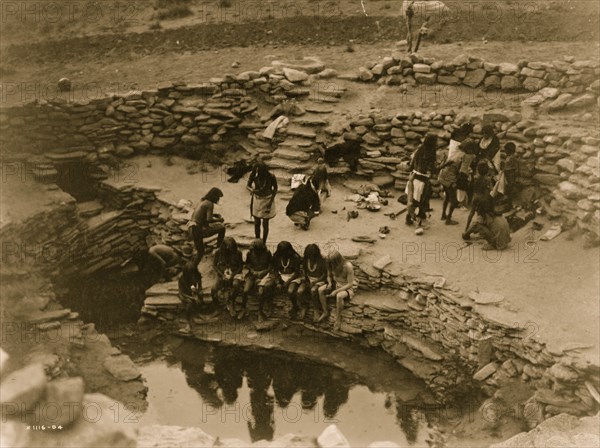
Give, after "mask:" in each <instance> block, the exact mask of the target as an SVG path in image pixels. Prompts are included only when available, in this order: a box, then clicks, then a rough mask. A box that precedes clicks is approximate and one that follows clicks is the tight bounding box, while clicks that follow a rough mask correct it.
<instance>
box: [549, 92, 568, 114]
mask: <svg viewBox="0 0 600 448" xmlns="http://www.w3.org/2000/svg"><path fill="white" fill-rule="evenodd" d="M572 98H573V95H572V94H570V93H561V94H560V95H559V96H558V98H556V99H555V100H554V101H552V102H551V103H550V104H548V106H547V107H548V110H549V111H553V110H559V109H563V108H565V107H566V106H567V104H569V102H570V101H571V99H572Z"/></svg>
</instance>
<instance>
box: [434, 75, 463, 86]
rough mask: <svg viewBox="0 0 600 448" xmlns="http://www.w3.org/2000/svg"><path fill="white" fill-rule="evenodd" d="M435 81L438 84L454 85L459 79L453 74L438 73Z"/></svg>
mask: <svg viewBox="0 0 600 448" xmlns="http://www.w3.org/2000/svg"><path fill="white" fill-rule="evenodd" d="M437 82H438V83H440V84H450V85H455V84H459V83H460V79H458V78H457V77H456V76H453V75H438V77H437Z"/></svg>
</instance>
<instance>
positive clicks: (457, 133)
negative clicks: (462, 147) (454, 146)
mask: <svg viewBox="0 0 600 448" xmlns="http://www.w3.org/2000/svg"><path fill="white" fill-rule="evenodd" d="M471 132H473V125H472V124H471V123H468V122H467V123H463V124H461V125H460V127H459V128H457V129H455V130H454V132H452V134H451V136H450V137H451V138H452V139H454V140H456V139H461V138H467V137H468V136H469V134H470V133H471Z"/></svg>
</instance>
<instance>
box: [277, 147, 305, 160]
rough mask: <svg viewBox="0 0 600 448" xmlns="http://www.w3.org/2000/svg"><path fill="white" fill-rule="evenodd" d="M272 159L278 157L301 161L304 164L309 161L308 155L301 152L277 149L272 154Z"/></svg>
mask: <svg viewBox="0 0 600 448" xmlns="http://www.w3.org/2000/svg"><path fill="white" fill-rule="evenodd" d="M273 157H279V158H281V159H287V160H301V161H303V162H304V161H307V160H308V159H310V154H309V153H307V152H304V151H302V150H294V149H288V148H279V149H276V150H275V151H274V152H273Z"/></svg>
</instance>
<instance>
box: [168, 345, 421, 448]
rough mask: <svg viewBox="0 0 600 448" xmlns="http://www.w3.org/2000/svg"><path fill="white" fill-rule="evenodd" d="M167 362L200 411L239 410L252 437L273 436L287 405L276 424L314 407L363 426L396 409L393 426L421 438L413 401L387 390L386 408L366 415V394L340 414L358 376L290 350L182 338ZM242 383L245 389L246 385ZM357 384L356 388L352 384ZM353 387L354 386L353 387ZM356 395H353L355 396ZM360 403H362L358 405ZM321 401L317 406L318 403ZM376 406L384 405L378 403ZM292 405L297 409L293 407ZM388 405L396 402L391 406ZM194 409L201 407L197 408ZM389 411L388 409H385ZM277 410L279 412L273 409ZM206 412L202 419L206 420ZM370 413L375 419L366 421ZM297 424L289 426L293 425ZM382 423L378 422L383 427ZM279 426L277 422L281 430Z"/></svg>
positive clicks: (227, 415)
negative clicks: (174, 366)
mask: <svg viewBox="0 0 600 448" xmlns="http://www.w3.org/2000/svg"><path fill="white" fill-rule="evenodd" d="M166 361H167V362H168V363H170V364H178V363H180V365H181V370H182V372H183V374H184V375H185V380H186V382H187V384H188V385H189V386H190V387H191V388H193V389H194V390H196V391H197V392H198V394H199V395H200V397H201V398H202V406H203V407H204V409H202V411H201V412H202V413H203V414H208V415H211V416H212V417H213V418H218V417H219V416H220V423H221V424H226V423H230V421H231V419H232V417H231V414H232V413H236V412H237V413H238V414H240V415H241V418H240V419H239V420H241V421H242V423H243V424H244V425H246V426H247V429H248V434H249V436H250V440H251V441H253V442H254V441H258V440H273V438H274V437H275V436H276V431H275V423H276V421H277V420H278V418H275V412H276V411H277V410H278V409H279V410H285V409H286V408H288V407H289V409H290V410H289V412H287V415H288V417H289V419H288V420H286V419H285V414H286V412H283V414H284V420H283V421H281V419H280V418H279V423H278V424H279V425H286V427H287V424H289V423H295V421H294V418H295V417H294V416H295V415H297V414H298V412H300V408H301V409H302V411H303V412H307V411H308V412H312V413H313V414H314V416H315V417H314V418H315V421H314V423H316V422H317V418H318V413H319V412H322V414H323V415H322V417H324V418H325V419H322V418H320V419H319V420H318V421H319V422H327V421H329V422H331V419H333V418H340V419H346V420H347V419H350V421H356V419H359V420H363V419H364V420H365V421H364V422H361V423H362V424H363V425H364V426H365V431H366V430H368V429H370V425H371V426H373V424H378V423H380V422H378V421H377V417H376V415H375V414H376V413H377V412H378V413H380V414H381V413H384V414H385V415H389V416H390V417H391V416H393V415H394V414H395V415H396V425H397V426H396V427H397V428H398V427H399V428H400V429H401V430H402V431H403V432H404V433H405V435H404V436H403V439H404V440H405V441H406V442H408V443H409V444H415V442H416V441H418V440H419V436H421V439H422V438H423V436H424V435H423V434H419V431H421V432H422V429H423V428H424V425H423V423H424V422H423V417H422V415H421V414H420V413H418V412H414V410H415V409H418V408H419V404H418V403H407V402H405V401H402V400H400V399H398V397H394V393H393V391H390V392H389V399H388V400H387V402H386V403H385V408H389V409H388V411H387V412H386V411H385V409H380V410H375V412H373V413H372V414H373V415H370V416H369V417H366V416H364V415H363V412H367V413H369V414H371V412H370V411H369V410H368V409H367V406H371V407H372V406H374V405H375V404H374V403H373V402H369V399H368V397H366V398H367V400H365V402H364V403H362V402H361V403H359V406H358V407H356V401H355V402H354V403H355V405H354V406H353V407H352V409H350V408H348V409H345V410H344V412H343V413H341V414H343V416H342V415H340V409H341V408H342V407H343V405H344V404H346V403H347V402H348V401H349V397H350V391H351V390H352V389H353V388H355V387H357V385H359V384H361V383H362V381H361V380H360V379H359V378H358V377H357V376H356V375H353V374H351V373H349V372H346V371H344V370H342V369H341V368H337V367H332V366H328V365H322V364H317V363H314V362H311V361H309V360H307V359H305V358H301V357H294V356H290V355H289V354H287V353H282V352H273V351H256V350H245V349H240V348H233V347H227V346H217V345H211V344H204V343H197V342H191V343H183V344H182V345H180V346H179V347H178V348H176V349H174V350H173V352H172V354H169V355H167V358H166ZM245 388H246V389H245ZM243 389H245V390H246V392H247V393H248V396H249V403H244V402H243V400H244V398H243V396H242V397H240V395H239V393H240V391H241V390H243ZM357 390H358V389H357ZM357 393H358V392H357ZM355 400H356V399H355ZM363 405H364V406H365V408H364V409H363V408H362V406H363ZM320 406H321V407H322V411H321V410H320V409H319V407H320ZM378 406H381V408H384V406H382V403H380V404H379V405H378ZM295 407H297V408H296V409H294V408H295ZM392 408H395V410H393V409H392ZM194 412H197V413H200V411H199V410H195V411H194ZM390 413H391V415H390ZM278 415H279V414H278ZM205 417H206V415H204V416H203V418H204V419H203V421H204V422H206V419H205ZM368 418H371V419H373V420H374V423H367V419H368ZM295 428H296V427H294V429H295ZM382 429H383V428H382ZM281 430H282V428H280V432H279V434H280V433H281Z"/></svg>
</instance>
